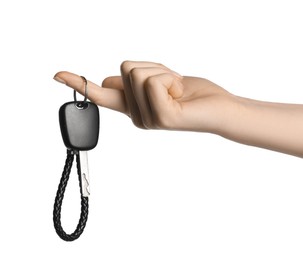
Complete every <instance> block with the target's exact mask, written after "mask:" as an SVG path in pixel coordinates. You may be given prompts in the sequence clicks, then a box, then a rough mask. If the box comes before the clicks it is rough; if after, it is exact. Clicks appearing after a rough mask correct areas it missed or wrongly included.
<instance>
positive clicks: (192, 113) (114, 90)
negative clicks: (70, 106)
mask: <svg viewBox="0 0 303 260" xmlns="http://www.w3.org/2000/svg"><path fill="white" fill-rule="evenodd" d="M54 79H55V80H57V81H58V82H61V83H63V84H66V85H67V86H69V87H71V88H73V89H75V90H76V91H77V92H79V93H81V94H84V84H83V79H82V78H81V77H79V76H78V75H76V74H73V73H70V72H67V71H61V72H58V73H57V74H56V75H55V76H54ZM88 98H89V99H90V100H91V101H92V102H94V103H96V104H98V105H100V106H102V107H106V108H109V109H113V110H116V111H119V112H121V113H124V114H126V115H128V116H129V117H130V118H131V120H132V122H133V123H134V125H136V126H137V127H139V128H142V129H166V130H183V131H197V132H208V133H213V134H217V135H220V136H222V137H225V138H227V139H230V140H233V141H236V142H239V143H243V144H247V145H252V146H257V147H261V148H266V149H270V150H274V151H278V152H282V153H286V154H290V155H294V156H298V157H303V138H302V135H303V105H299V104H283V103H272V102H264V101H258V100H253V99H248V98H244V97H239V96H235V95H233V94H231V93H229V92H228V91H226V90H225V89H223V88H221V87H220V86H218V85H216V84H215V83H213V82H211V81H209V80H207V79H203V78H197V77H186V76H181V75H179V74H178V73H176V72H174V71H172V70H170V69H169V68H167V67H165V66H164V65H162V64H158V63H153V62H138V61H124V62H123V63H122V64H121V76H113V77H108V78H106V79H105V80H104V81H103V83H102V87H100V86H98V85H96V84H94V83H93V82H90V81H88Z"/></svg>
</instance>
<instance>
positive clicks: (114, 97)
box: [54, 71, 128, 114]
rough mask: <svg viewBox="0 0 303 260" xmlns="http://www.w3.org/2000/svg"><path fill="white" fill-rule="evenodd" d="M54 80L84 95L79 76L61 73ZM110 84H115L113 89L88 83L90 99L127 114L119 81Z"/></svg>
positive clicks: (114, 80)
mask: <svg viewBox="0 0 303 260" xmlns="http://www.w3.org/2000/svg"><path fill="white" fill-rule="evenodd" d="M54 79H55V80H57V81H58V82H60V83H63V84H66V85H67V86H69V87H71V88H73V89H75V90H76V91H77V92H79V93H81V94H82V95H84V92H85V85H84V83H83V79H82V78H81V77H79V76H78V75H76V74H73V73H70V72H67V71H61V72H58V73H57V74H56V75H55V76H54ZM110 82H111V83H113V82H114V83H115V84H113V85H112V86H114V87H113V88H101V87H99V86H98V85H96V84H94V83H93V82H91V81H87V88H88V99H90V100H91V101H92V102H94V103H96V104H98V105H100V106H103V107H107V108H110V109H114V110H117V111H119V112H122V113H125V114H127V113H128V108H127V104H126V101H125V97H124V93H123V90H122V89H121V85H119V79H113V80H111V81H110ZM120 82H121V79H120Z"/></svg>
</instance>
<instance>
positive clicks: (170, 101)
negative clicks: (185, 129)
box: [145, 73, 184, 129]
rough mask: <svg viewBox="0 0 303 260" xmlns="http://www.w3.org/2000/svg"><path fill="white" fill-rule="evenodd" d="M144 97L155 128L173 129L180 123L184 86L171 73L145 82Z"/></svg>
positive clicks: (153, 77)
mask: <svg viewBox="0 0 303 260" xmlns="http://www.w3.org/2000/svg"><path fill="white" fill-rule="evenodd" d="M145 89H146V95H147V97H148V100H149V104H150V108H151V111H152V124H153V125H154V126H155V128H160V129H174V128H175V127H176V126H177V125H178V121H180V114H181V110H182V105H181V103H179V102H177V101H176V99H178V98H181V97H182V96H183V90H184V86H183V84H182V82H181V79H180V78H179V77H176V76H175V75H173V74H171V73H164V74H158V75H154V76H152V77H150V78H148V80H147V81H146V84H145Z"/></svg>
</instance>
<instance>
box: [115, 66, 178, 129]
mask: <svg viewBox="0 0 303 260" xmlns="http://www.w3.org/2000/svg"><path fill="white" fill-rule="evenodd" d="M162 73H171V74H174V75H175V76H176V77H181V76H180V75H178V74H176V73H175V72H173V71H171V70H170V69H168V68H167V67H165V66H163V65H162V64H159V63H153V62H133V61H124V62H123V63H122V64H121V75H122V80H123V85H124V94H125V97H126V102H127V104H128V107H129V110H130V115H131V119H132V121H133V123H134V124H135V125H136V126H137V127H140V128H154V126H153V123H152V112H151V108H150V105H149V101H148V97H147V95H146V92H145V89H144V84H145V81H146V80H147V79H148V78H149V77H151V76H154V75H157V74H162Z"/></svg>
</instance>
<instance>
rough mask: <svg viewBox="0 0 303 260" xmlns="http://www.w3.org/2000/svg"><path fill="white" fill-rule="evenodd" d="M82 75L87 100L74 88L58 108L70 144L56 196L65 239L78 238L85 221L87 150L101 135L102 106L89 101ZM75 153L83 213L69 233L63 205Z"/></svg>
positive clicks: (61, 234) (56, 220)
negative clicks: (63, 223) (65, 224)
mask: <svg viewBox="0 0 303 260" xmlns="http://www.w3.org/2000/svg"><path fill="white" fill-rule="evenodd" d="M81 77H82V76H81ZM82 79H83V80H84V83H85V98H84V101H77V99H76V91H74V101H72V102H67V103H65V104H63V105H62V106H61V107H60V109H59V122H60V130H61V135H62V139H63V142H64V144H65V146H66V148H67V158H66V162H65V166H64V170H63V173H62V177H61V180H60V184H59V187H58V191H57V194H56V198H55V203H54V210H53V221H54V227H55V230H56V232H57V234H58V235H59V237H60V238H62V239H63V240H65V241H73V240H75V239H77V238H78V237H79V236H80V235H81V234H82V232H83V230H84V227H85V225H86V221H87V217H88V196H89V195H90V191H89V177H88V174H89V172H88V158H87V151H88V150H91V149H93V148H94V147H96V145H97V143H98V138H99V110H98V107H97V105H95V104H94V103H91V102H88V101H87V81H86V79H85V78H84V77H82ZM74 155H76V159H77V171H78V177H79V182H80V193H81V215H80V219H79V223H78V225H77V227H76V230H75V231H74V232H73V233H72V234H66V233H65V231H64V230H63V228H62V225H61V206H62V201H63V197H64V192H65V188H66V186H67V182H68V179H69V175H70V172H71V168H72V164H73V160H74Z"/></svg>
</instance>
